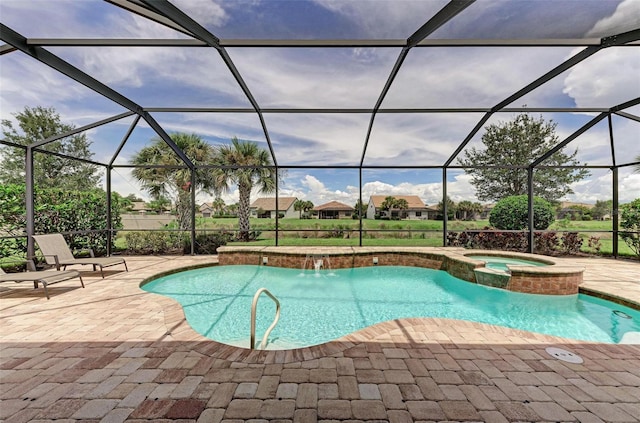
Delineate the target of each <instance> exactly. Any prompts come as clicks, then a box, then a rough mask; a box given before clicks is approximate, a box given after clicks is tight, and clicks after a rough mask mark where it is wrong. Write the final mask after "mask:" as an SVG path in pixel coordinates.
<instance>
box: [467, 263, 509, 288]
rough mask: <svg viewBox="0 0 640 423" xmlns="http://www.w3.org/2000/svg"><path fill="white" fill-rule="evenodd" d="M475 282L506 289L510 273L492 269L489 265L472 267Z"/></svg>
mask: <svg viewBox="0 0 640 423" xmlns="http://www.w3.org/2000/svg"><path fill="white" fill-rule="evenodd" d="M473 272H474V273H475V275H476V283H477V284H478V285H484V286H490V287H493V288H502V289H506V288H507V285H509V279H511V275H510V274H508V273H507V272H505V271H503V270H498V269H492V268H490V267H479V268H477V269H474V270H473Z"/></svg>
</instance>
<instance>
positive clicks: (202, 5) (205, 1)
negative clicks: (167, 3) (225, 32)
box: [171, 0, 229, 27]
mask: <svg viewBox="0 0 640 423" xmlns="http://www.w3.org/2000/svg"><path fill="white" fill-rule="evenodd" d="M171 2H172V3H173V4H174V5H175V6H176V7H177V8H178V9H181V10H182V11H184V12H185V13H187V14H191V16H192V17H194V18H195V19H196V20H197V21H198V22H199V23H200V24H201V25H202V26H213V27H217V26H222V25H224V24H225V23H226V22H227V21H228V19H229V15H228V14H227V12H226V11H225V9H224V8H223V7H222V5H220V4H218V3H217V2H216V1H213V0H171Z"/></svg>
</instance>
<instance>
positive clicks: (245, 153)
mask: <svg viewBox="0 0 640 423" xmlns="http://www.w3.org/2000/svg"><path fill="white" fill-rule="evenodd" d="M214 164H215V165H216V167H215V168H214V169H213V170H212V172H211V174H212V178H213V188H214V191H215V192H216V194H220V193H221V192H223V191H225V192H228V191H230V185H237V186H238V193H239V203H238V226H239V234H238V238H239V239H240V240H242V241H249V231H250V229H251V226H250V225H251V224H250V222H249V206H250V204H251V190H252V189H253V188H254V187H257V188H258V190H259V192H263V193H267V194H268V193H272V192H274V191H275V189H276V169H275V168H274V167H273V162H272V161H271V156H270V155H269V152H268V151H267V150H264V149H261V148H260V147H258V144H256V143H254V142H250V141H240V140H238V138H236V137H234V138H233V139H232V140H231V145H221V146H219V147H217V148H216V152H215V158H214Z"/></svg>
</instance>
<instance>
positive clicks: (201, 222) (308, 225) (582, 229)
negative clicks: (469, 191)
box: [116, 218, 634, 256]
mask: <svg viewBox="0 0 640 423" xmlns="http://www.w3.org/2000/svg"><path fill="white" fill-rule="evenodd" d="M250 222H251V230H255V231H260V232H261V234H260V236H259V237H258V240H256V241H252V242H250V243H241V242H233V243H231V244H230V245H255V246H262V245H264V246H269V245H275V225H276V222H275V219H258V218H251V219H250ZM278 224H279V229H280V231H279V235H278V245H282V246H298V245H300V246H357V245H359V234H358V228H359V224H360V222H359V221H358V220H353V219H340V220H333V219H298V218H283V219H279V221H278ZM488 226H489V221H488V220H476V221H455V220H454V221H449V222H448V223H447V229H448V230H450V231H462V230H465V229H469V230H474V229H483V228H485V227H488ZM196 227H197V229H205V230H226V231H236V230H237V229H238V219H237V218H197V221H196ZM362 227H363V230H365V231H367V232H365V234H364V236H363V240H362V245H363V246H394V245H399V246H433V247H437V246H442V221H439V220H369V219H364V220H363V221H362ZM549 229H550V230H555V231H558V232H579V233H580V237H581V238H582V239H583V245H582V251H584V252H589V253H594V252H595V250H593V249H590V248H589V247H588V240H589V238H590V237H598V238H599V239H600V243H601V250H600V251H601V253H603V254H611V253H612V251H613V241H612V233H610V232H609V231H611V230H612V223H611V221H596V220H594V221H566V220H557V221H556V222H554V223H553V224H552V225H551V227H550V228H549ZM592 231H593V232H592ZM121 234H122V232H121ZM559 236H561V234H559ZM618 246H619V254H620V255H625V256H634V253H633V251H632V250H631V248H629V246H627V244H626V243H625V242H624V241H622V240H620V241H619V243H618ZM116 248H119V249H126V242H125V240H124V236H123V235H120V236H118V239H117V240H116Z"/></svg>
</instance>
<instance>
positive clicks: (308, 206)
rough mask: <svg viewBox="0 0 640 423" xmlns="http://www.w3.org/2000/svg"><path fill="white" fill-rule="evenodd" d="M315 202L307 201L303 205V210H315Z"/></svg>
mask: <svg viewBox="0 0 640 423" xmlns="http://www.w3.org/2000/svg"><path fill="white" fill-rule="evenodd" d="M313 207H314V205H313V202H312V201H305V202H304V205H303V206H302V211H303V212H305V213H307V212H308V211H309V210H313Z"/></svg>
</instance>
